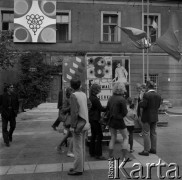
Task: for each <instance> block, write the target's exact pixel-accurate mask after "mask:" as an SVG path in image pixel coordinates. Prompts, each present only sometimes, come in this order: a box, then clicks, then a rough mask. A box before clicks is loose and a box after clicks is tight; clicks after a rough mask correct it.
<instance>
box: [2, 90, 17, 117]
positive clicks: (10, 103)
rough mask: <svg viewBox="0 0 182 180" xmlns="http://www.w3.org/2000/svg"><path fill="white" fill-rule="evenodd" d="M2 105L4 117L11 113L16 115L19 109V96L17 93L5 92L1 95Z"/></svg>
mask: <svg viewBox="0 0 182 180" xmlns="http://www.w3.org/2000/svg"><path fill="white" fill-rule="evenodd" d="M10 98H11V100H10ZM0 106H1V111H2V112H1V113H2V114H1V115H2V117H4V118H7V117H8V116H9V114H10V113H12V114H11V115H13V116H15V117H16V116H17V114H18V110H19V101H18V96H17V95H16V94H15V93H13V94H11V95H9V94H8V93H7V92H5V93H4V94H3V95H1V96H0Z"/></svg>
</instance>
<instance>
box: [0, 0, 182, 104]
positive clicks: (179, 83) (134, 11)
mask: <svg viewBox="0 0 182 180" xmlns="http://www.w3.org/2000/svg"><path fill="white" fill-rule="evenodd" d="M10 2H11V3H10ZM12 2H13V1H10V0H3V1H1V2H0V7H3V6H4V7H6V8H13V3H12ZM74 2H77V1H76V0H75V1H72V2H71V3H69V1H67V2H66V1H62V0H58V1H57V10H71V20H72V24H71V28H72V38H71V39H72V41H71V42H68V43H56V44H16V45H17V47H19V48H20V49H22V50H23V49H25V50H35V49H36V50H39V51H43V52H45V53H46V54H47V56H46V57H47V59H49V58H50V56H51V55H54V54H60V55H62V56H64V54H65V53H72V54H73V55H74V53H76V52H86V53H90V52H96V53H102V52H112V53H123V55H127V56H128V55H129V56H130V72H131V79H130V80H131V94H132V96H135V95H136V90H135V85H136V83H137V82H142V51H141V50H138V49H137V48H136V47H135V46H134V45H133V44H132V42H131V41H130V40H129V38H128V37H127V36H126V34H124V33H123V32H121V43H101V42H100V33H101V32H100V27H101V24H100V22H101V11H120V12H121V26H132V27H136V28H139V29H141V28H142V21H141V17H142V8H141V3H140V5H139V4H138V3H126V4H124V3H122V2H120V1H119V2H120V3H119V2H118V1H117V2H118V4H114V1H105V2H107V3H106V4H104V3H90V2H93V1H90V0H87V1H86V2H88V3H74ZM97 2H98V1H97ZM100 2H101V1H100ZM109 2H110V3H109ZM129 4H130V5H129ZM1 9H2V8H1ZM174 11H175V12H176V13H177V14H178V17H179V22H180V28H181V29H182V23H181V22H182V7H181V5H180V6H177V5H176V6H175V5H171V6H168V5H164V6H162V5H161V4H159V6H155V5H154V4H150V12H151V13H161V23H162V26H161V34H164V32H165V31H166V30H167V28H168V25H169V19H170V13H171V12H174ZM145 12H146V7H145ZM0 24H1V23H0ZM179 42H180V51H182V31H180V39H179ZM149 59H150V62H149V73H158V74H159V92H160V93H161V94H162V96H163V97H164V98H165V99H170V100H171V101H172V102H173V103H174V104H176V105H180V104H182V98H181V90H182V78H181V75H182V67H181V66H182V65H181V61H180V62H177V61H176V60H174V59H173V58H171V57H170V56H168V55H167V54H166V53H164V52H163V51H162V50H161V49H160V48H159V47H158V46H154V47H153V48H152V50H151V51H150V55H149ZM145 62H146V57H145ZM145 69H146V64H145ZM11 71H12V70H11ZM0 73H1V76H0V81H6V80H8V81H9V80H10V79H8V78H9V76H8V75H4V73H2V72H0ZM13 73H15V72H14V71H13ZM15 74H16V73H15ZM2 76H3V77H2ZM13 77H14V78H15V77H16V75H15V76H13ZM169 78H170V81H169ZM15 79H16V78H15ZM1 83H2V82H1ZM1 83H0V84H1Z"/></svg>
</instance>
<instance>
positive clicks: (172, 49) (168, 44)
mask: <svg viewBox="0 0 182 180" xmlns="http://www.w3.org/2000/svg"><path fill="white" fill-rule="evenodd" d="M156 43H157V45H158V46H159V47H160V48H161V49H163V50H164V51H165V52H166V53H168V54H169V55H171V56H172V57H173V58H175V59H176V60H178V61H179V60H180V59H181V54H180V52H179V24H178V19H177V16H176V14H174V13H173V14H172V15H171V18H170V23H169V28H168V30H167V31H166V32H165V33H164V35H162V36H161V37H160V38H158V39H157V41H156Z"/></svg>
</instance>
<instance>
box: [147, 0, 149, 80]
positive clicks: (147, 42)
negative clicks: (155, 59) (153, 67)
mask: <svg viewBox="0 0 182 180" xmlns="http://www.w3.org/2000/svg"><path fill="white" fill-rule="evenodd" d="M148 41H149V0H147V44H148V43H149V42H148ZM147 46H148V45H147ZM148 80H149V47H147V81H148Z"/></svg>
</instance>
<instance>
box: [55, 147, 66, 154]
mask: <svg viewBox="0 0 182 180" xmlns="http://www.w3.org/2000/svg"><path fill="white" fill-rule="evenodd" d="M56 151H57V152H58V153H64V150H63V149H62V148H61V147H59V146H57V147H56Z"/></svg>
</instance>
